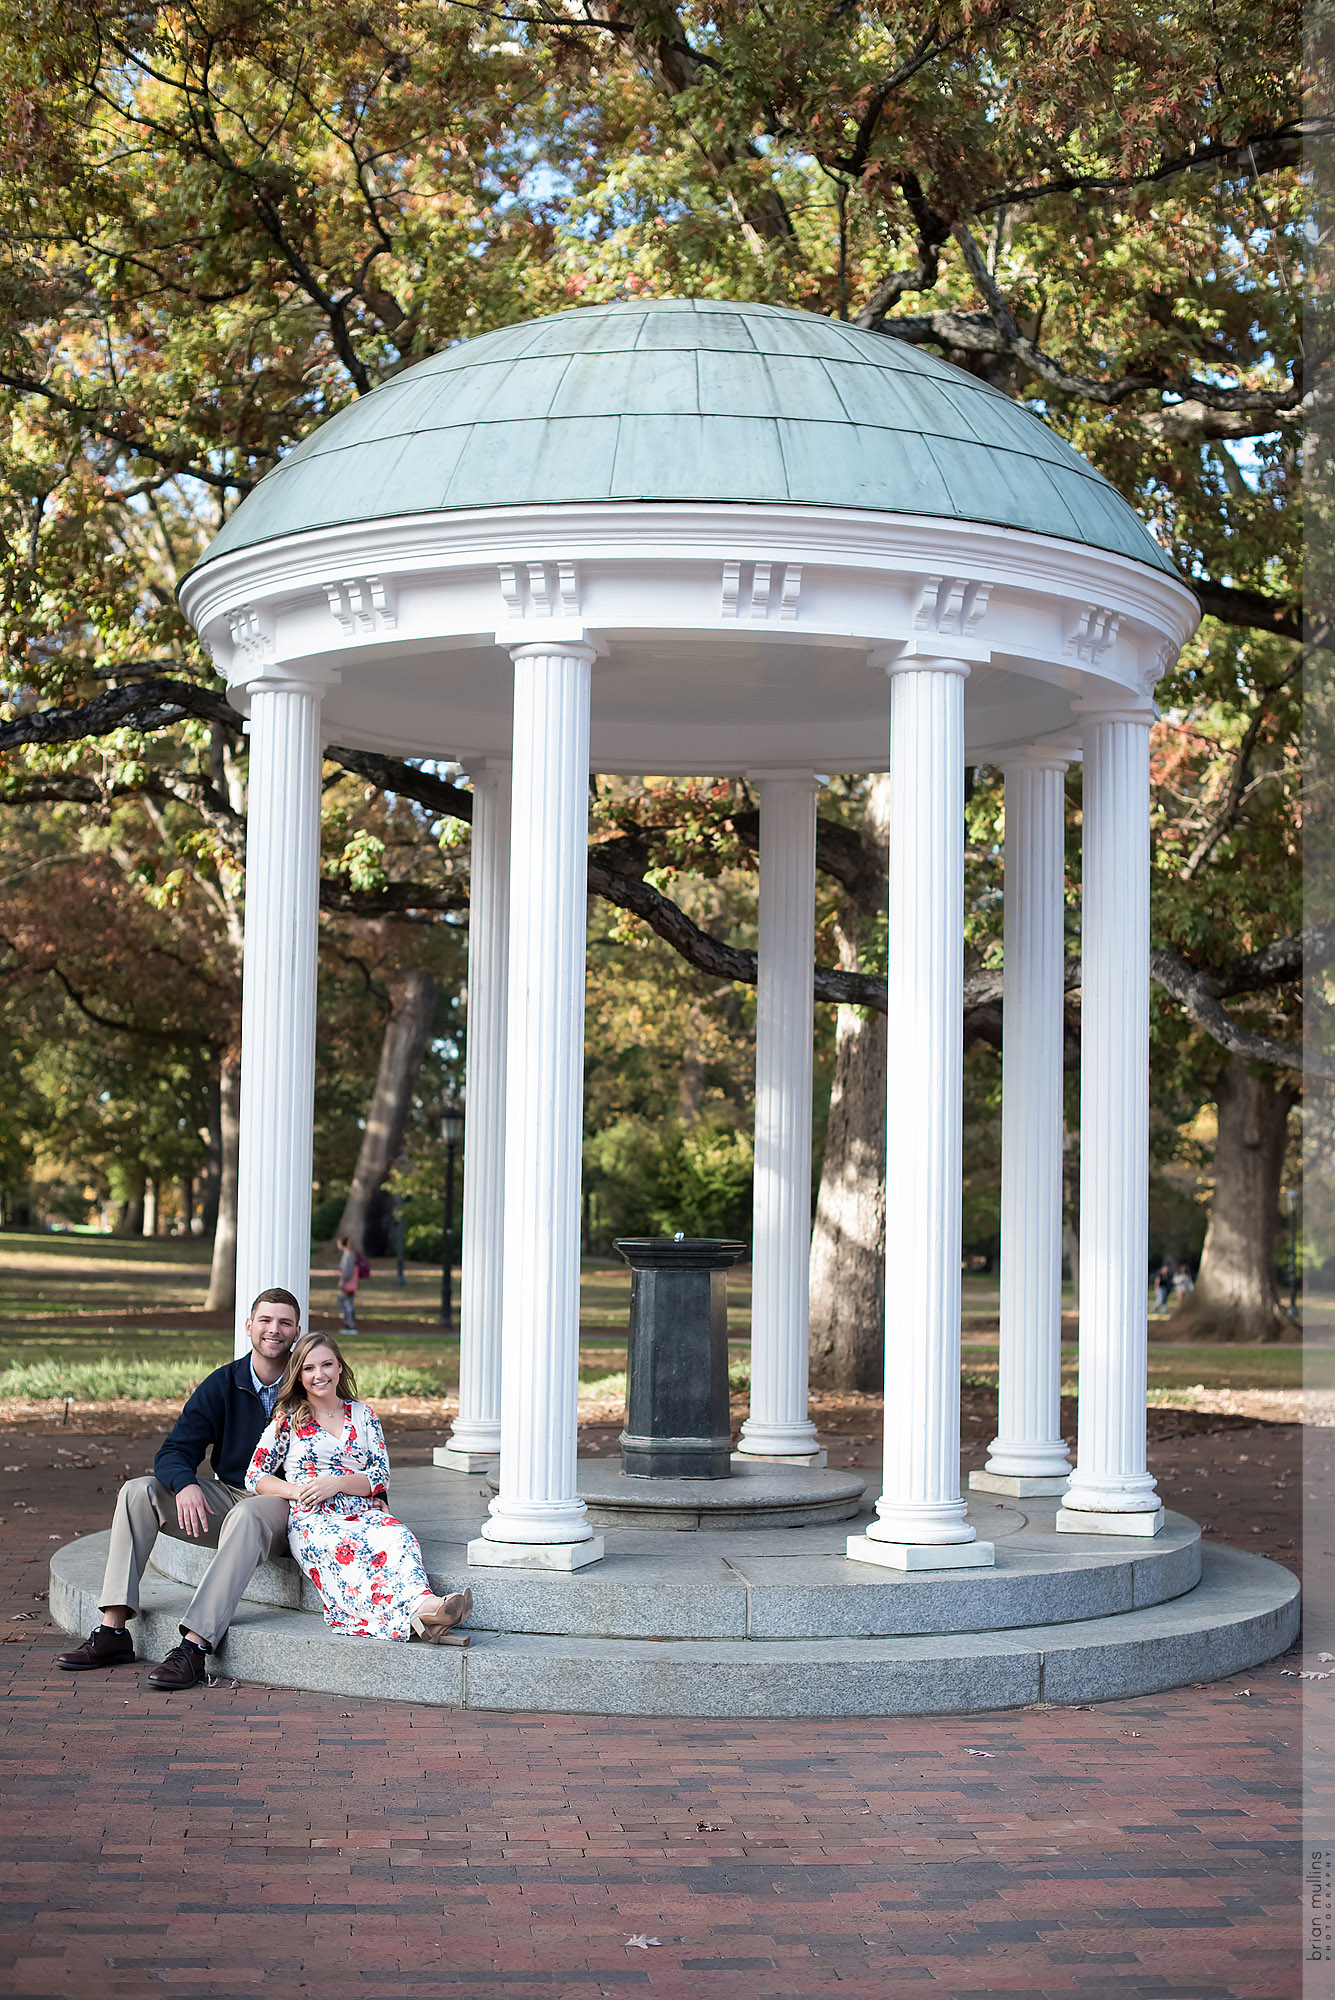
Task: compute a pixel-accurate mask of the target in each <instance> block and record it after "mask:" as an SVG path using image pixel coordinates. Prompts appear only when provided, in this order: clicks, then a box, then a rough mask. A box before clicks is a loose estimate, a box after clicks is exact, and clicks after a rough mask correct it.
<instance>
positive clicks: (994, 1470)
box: [969, 750, 1071, 1497]
mask: <svg viewBox="0 0 1335 2000" xmlns="http://www.w3.org/2000/svg"><path fill="white" fill-rule="evenodd" d="M1069 762H1070V759H1069V757H1066V756H1061V755H1058V754H1054V753H1053V752H1051V751H1046V750H1026V751H1023V752H1021V753H1020V754H1019V755H1017V756H1015V757H1012V758H1008V759H1006V760H1005V762H1004V765H1003V768H1004V770H1005V774H1006V847H1005V877H1004V880H1005V896H1006V902H1005V1033H1004V1038H1003V1042H1002V1055H1001V1080H1002V1081H1001V1088H1002V1099H1001V1370H1000V1373H1001V1382H1000V1395H999V1398H998V1402H999V1408H998V1413H997V1415H998V1423H997V1435H996V1437H995V1438H993V1440H992V1444H991V1448H990V1450H989V1454H988V1460H987V1470H986V1471H985V1472H972V1473H970V1475H969V1484H970V1486H971V1487H973V1488H975V1489H981V1490H982V1491H984V1492H989V1493H1009V1494H1013V1495H1016V1496H1021V1497H1023V1496H1026V1495H1035V1494H1044V1493H1063V1492H1065V1490H1066V1482H1067V1479H1068V1478H1069V1476H1070V1471H1071V1466H1070V1461H1069V1460H1068V1458H1067V1456H1066V1444H1065V1441H1064V1439H1063V1438H1062V1437H1061V1435H1060V1433H1061V1339H1062V1245H1061V1233H1062V1042H1063V1023H1062V998H1063V975H1064V970H1065V966H1064V948H1063V922H1062V920H1063V914H1064V909H1065V897H1064V893H1063V891H1064V885H1065V876H1066V848H1065V813H1064V805H1065V784H1064V779H1065V774H1066V768H1067V765H1068V763H1069Z"/></svg>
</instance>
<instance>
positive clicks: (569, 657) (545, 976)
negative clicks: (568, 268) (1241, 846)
mask: <svg viewBox="0 0 1335 2000" xmlns="http://www.w3.org/2000/svg"><path fill="white" fill-rule="evenodd" d="M511 657H512V658H513V660H514V667H515V690H514V796H513V806H512V813H511V842H510V857H511V867H510V945H509V1005H508V1008H507V1018H508V1029H507V1035H506V1070H507V1078H506V1122H507V1133H506V1146H505V1220H504V1230H505V1283H504V1288H503V1300H502V1309H501V1462H500V1491H499V1493H498V1494H497V1496H496V1498H495V1499H494V1500H493V1501H492V1503H491V1513H490V1518H489V1519H488V1520H487V1521H486V1522H484V1523H483V1527H482V1533H481V1535H480V1536H479V1537H478V1538H477V1539H476V1540H474V1541H472V1542H470V1543H469V1545H468V1560H469V1562H470V1563H475V1564H482V1565H489V1566H496V1565H502V1564H518V1565H522V1566H525V1567H528V1568H533V1567H542V1568H550V1569H575V1568H578V1567H580V1566H581V1565H582V1564H584V1563H588V1562H595V1561H597V1559H598V1557H599V1556H601V1554H602V1552H603V1544H602V1538H601V1537H600V1536H595V1535H594V1533H593V1530H592V1529H591V1527H590V1526H589V1523H588V1521H587V1520H586V1518H585V1509H584V1502H583V1501H582V1500H581V1499H579V1497H578V1495H577V1492H576V1484H575V1482H576V1469H575V1447H576V1414H577V1413H576V1403H577V1395H578V1387H579V1244H580V1157H581V1140H582V1128H583V1086H584V935H585V921H586V905H587V895H588V841H589V676H590V668H591V666H592V663H593V658H594V649H593V647H592V645H590V644H588V643H587V642H585V641H584V639H583V635H582V634H581V635H580V637H579V638H578V639H574V638H569V637H567V638H564V639H558V637H557V636H556V635H555V634H553V635H552V637H550V638H548V639H547V640H544V641H539V642H535V643H531V644H527V645H520V646H515V647H514V648H513V649H512V654H511Z"/></svg>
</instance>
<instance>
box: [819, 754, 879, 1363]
mask: <svg viewBox="0 0 1335 2000" xmlns="http://www.w3.org/2000/svg"><path fill="white" fill-rule="evenodd" d="M888 806H889V783H888V780H887V779H886V778H884V777H880V778H876V779H874V780H873V781H872V784H871V786H870V789H869V791H868V794H867V804H866V809H865V812H864V815H863V822H862V833H863V839H864V843H865V847H866V853H867V863H866V867H865V869H864V871H863V874H862V876H861V878H860V879H859V881H858V883H857V885H856V888H855V890H854V891H853V892H852V893H851V894H850V896H849V899H848V902H847V903H846V904H845V906H844V908H843V910H842V911H841V912H840V918H839V927H838V928H839V959H840V963H841V965H844V966H846V967H847V968H848V969H850V970H853V969H856V967H857V963H858V948H859V934H860V931H861V929H862V926H863V924H864V922H866V921H868V920H870V919H871V918H873V917H875V916H876V915H877V914H878V913H879V912H880V910H881V909H882V907H883V905H884V897H885V840H886V814H887V811H888ZM885 1088H886V1042H885V1021H884V1018H883V1017H882V1016H881V1015H879V1014H871V1013H869V1012H867V1011H865V1010H863V1009H861V1008H858V1007H841V1008H840V1009H839V1013H838V1017H837V1021H836V1026H835V1058H834V1077H833V1080H832V1084H831V1089H830V1120H829V1125H828V1127H827V1128H826V1135H825V1158H824V1162H823V1164H822V1167H821V1178H820V1188H819V1190H818V1192H817V1196H816V1220H815V1226H814V1228H813V1230H812V1236H811V1348H810V1354H811V1381H812V1385H813V1387H815V1388H818V1389H878V1388H880V1386H881V1383H882V1380H883V1369H884V1361H885Z"/></svg>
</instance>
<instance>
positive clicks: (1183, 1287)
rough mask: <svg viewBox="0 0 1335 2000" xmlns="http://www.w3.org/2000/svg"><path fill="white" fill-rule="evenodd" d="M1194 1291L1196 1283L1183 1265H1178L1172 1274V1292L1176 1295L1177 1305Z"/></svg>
mask: <svg viewBox="0 0 1335 2000" xmlns="http://www.w3.org/2000/svg"><path fill="white" fill-rule="evenodd" d="M1195 1289H1196V1282H1195V1280H1194V1278H1193V1277H1192V1275H1191V1272H1190V1271H1189V1270H1188V1269H1187V1266H1186V1265H1185V1264H1179V1265H1178V1267H1177V1269H1176V1271H1174V1273H1173V1290H1174V1291H1175V1292H1176V1293H1177V1301H1178V1304H1179V1305H1181V1303H1182V1301H1183V1299H1185V1298H1186V1297H1188V1296H1189V1294H1190V1293H1192V1292H1194V1291H1195Z"/></svg>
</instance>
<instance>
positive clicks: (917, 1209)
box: [847, 657, 993, 1569]
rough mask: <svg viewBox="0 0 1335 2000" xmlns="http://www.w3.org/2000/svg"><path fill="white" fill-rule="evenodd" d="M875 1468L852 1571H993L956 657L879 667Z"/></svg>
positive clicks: (851, 1549) (961, 669)
mask: <svg viewBox="0 0 1335 2000" xmlns="http://www.w3.org/2000/svg"><path fill="white" fill-rule="evenodd" d="M889 672H890V675H891V681H890V823H889V857H888V861H889V924H888V928H887V934H886V966H887V988H888V992H887V1008H886V1013H887V1032H888V1035H889V1050H890V1059H889V1064H888V1075H889V1090H888V1104H887V1119H888V1125H887V1133H888V1144H887V1147H886V1176H885V1284H886V1300H885V1472H884V1484H883V1490H882V1493H881V1497H880V1499H879V1500H878V1501H877V1503H876V1513H877V1519H876V1521H875V1522H873V1524H872V1526H871V1527H870V1528H869V1529H868V1530H867V1533H866V1534H865V1535H850V1536H849V1538H848V1545H847V1546H848V1554H849V1555H850V1556H851V1557H853V1558H854V1559H855V1560H856V1561H860V1562H877V1563H883V1564H885V1565H887V1566H889V1567H892V1568H897V1569H945V1568H954V1567H957V1566H959V1565H963V1564H967V1565H970V1566H973V1565H990V1564H991V1563H992V1561H993V1549H992V1544H991V1543H990V1542H980V1541H977V1540H976V1539H975V1531H974V1529H973V1527H972V1526H971V1525H970V1523H969V1522H968V1521H967V1520H966V1519H965V1515H966V1512H967V1508H966V1505H965V1502H964V1501H963V1500H962V1499H961V1497H960V1259H961V1245H960V1228H961V1224H960V1207H961V1175H962V1156H963V1126H962V1115H963V1114H962V1098H963V1079H962V1069H963V1011H964V682H965V678H966V677H967V675H968V672H969V669H968V667H967V666H966V665H965V663H964V662H963V661H962V660H952V659H931V658H927V659H919V658H916V657H909V658H906V659H904V660H903V661H902V662H896V663H894V664H892V665H891V667H890V669H889Z"/></svg>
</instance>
